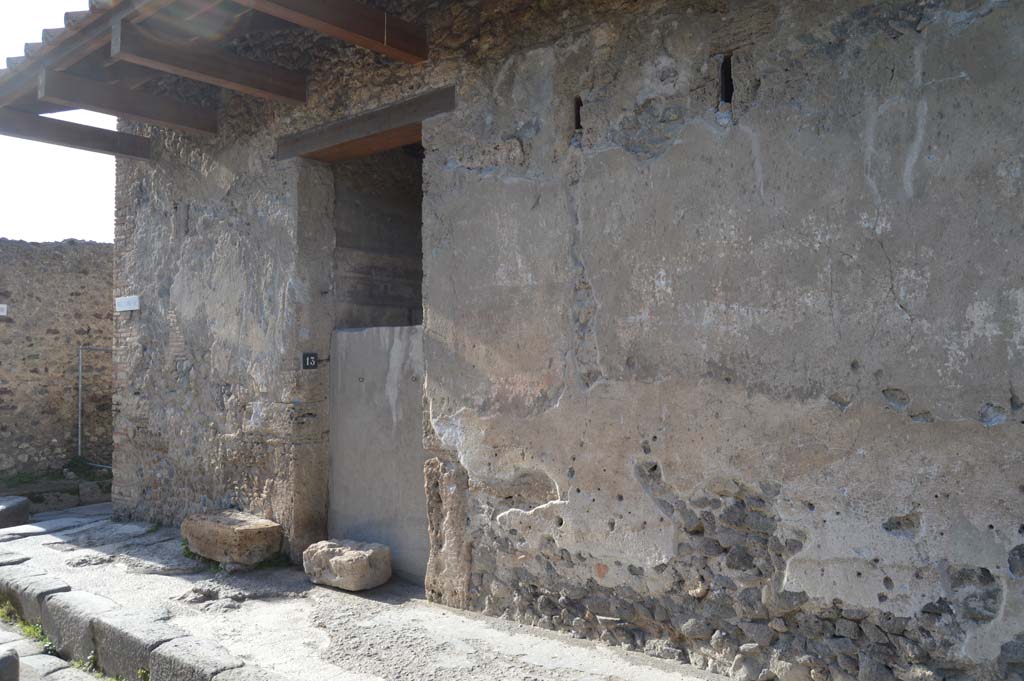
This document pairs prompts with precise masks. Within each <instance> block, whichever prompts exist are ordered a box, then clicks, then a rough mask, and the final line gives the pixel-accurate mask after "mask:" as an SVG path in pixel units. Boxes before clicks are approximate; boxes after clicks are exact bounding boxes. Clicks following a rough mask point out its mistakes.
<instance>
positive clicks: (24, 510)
mask: <svg viewBox="0 0 1024 681" xmlns="http://www.w3.org/2000/svg"><path fill="white" fill-rule="evenodd" d="M29 506H30V504H29V501H28V499H26V498H25V497H0V527H13V526H15V525H24V524H25V523H27V522H28V516H29Z"/></svg>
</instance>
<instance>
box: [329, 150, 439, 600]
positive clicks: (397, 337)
mask: <svg viewBox="0 0 1024 681" xmlns="http://www.w3.org/2000/svg"><path fill="white" fill-rule="evenodd" d="M332 170H333V174H334V185H335V202H334V203H335V205H334V226H335V237H336V240H335V241H336V246H335V253H334V318H335V331H334V334H333V337H332V346H331V388H330V391H331V392H330V399H331V438H330V439H331V445H330V503H329V508H328V531H329V533H330V536H331V537H332V538H335V539H354V540H358V541H371V542H379V543H382V544H386V545H388V546H389V547H390V548H391V554H392V569H393V571H394V573H395V574H396V575H397V576H398V577H400V578H403V579H406V580H410V581H416V582H419V583H421V584H422V583H423V579H424V576H425V574H426V567H427V557H428V552H429V548H428V546H429V545H428V536H427V513H426V496H425V492H424V478H423V464H424V462H425V461H426V460H427V459H428V458H429V456H428V454H427V453H426V452H425V451H424V449H423V443H422V431H423V415H422V414H423V393H422V381H423V374H424V366H423V344H422V327H421V326H420V325H421V324H422V321H423V304H422V280H423V256H422V237H421V235H422V204H423V189H422V182H423V180H422V177H423V153H422V147H420V146H419V145H418V144H414V145H410V146H406V147H401V148H398V149H392V150H388V151H384V152H381V153H378V154H374V155H372V156H366V157H361V158H354V159H348V160H342V161H338V162H336V163H334V164H333V165H332Z"/></svg>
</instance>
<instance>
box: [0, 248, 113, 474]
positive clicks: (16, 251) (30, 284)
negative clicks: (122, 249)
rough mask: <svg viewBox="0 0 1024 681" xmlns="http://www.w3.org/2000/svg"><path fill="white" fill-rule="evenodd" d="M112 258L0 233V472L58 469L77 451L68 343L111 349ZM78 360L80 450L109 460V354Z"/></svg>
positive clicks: (74, 381) (74, 371)
mask: <svg viewBox="0 0 1024 681" xmlns="http://www.w3.org/2000/svg"><path fill="white" fill-rule="evenodd" d="M113 255H114V253H113V246H112V245H111V244H101V243H91V242H85V241H73V240H69V241H64V242H61V243H29V242H25V241H11V240H8V239H0V305H6V306H7V313H6V315H0V478H11V477H12V476H16V475H19V474H22V477H24V476H25V475H27V476H31V475H36V474H40V473H45V472H48V471H58V472H59V471H60V469H61V468H62V467H63V466H64V464H66V463H67V462H68V461H69V460H70V459H71V458H72V457H74V456H75V455H76V454H77V451H78V398H77V396H78V348H79V346H82V345H84V346H92V347H97V348H106V349H107V350H109V349H110V347H111V342H112V339H111V333H112V330H113V306H114V301H113V297H112V296H111V287H112V282H113V273H112V267H113ZM83 357H84V361H83V378H82V383H83V398H84V399H83V405H82V407H83V419H82V422H83V443H82V453H83V456H84V458H86V459H89V460H92V461H94V462H99V463H104V462H105V463H110V455H111V450H112V446H113V441H112V439H111V409H110V407H111V395H112V393H113V385H112V375H111V365H110V354H109V352H87V353H85V354H84V356H83Z"/></svg>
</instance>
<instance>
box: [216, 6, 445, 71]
mask: <svg viewBox="0 0 1024 681" xmlns="http://www.w3.org/2000/svg"><path fill="white" fill-rule="evenodd" d="M235 2H236V3H237V4H239V5H242V6H244V7H251V8H252V9H254V10H256V11H258V12H263V13H264V14H269V15H271V16H274V17H277V18H278V19H284V20H285V21H288V22H291V23H293V24H295V25H297V26H301V27H303V28H308V29H310V30H313V31H317V32H319V33H323V34H324V35H328V36H331V37H332V38H338V39H339V40H344V41H346V42H350V43H353V44H354V45H359V46H361V47H365V48H367V49H370V50H373V51H374V52H380V53H381V54H385V55H387V56H389V57H391V58H393V59H398V60H400V61H404V62H409V63H410V64H418V63H420V62H423V61H426V60H427V57H428V56H429V49H428V47H427V33H426V30H425V29H424V28H423V27H421V26H417V25H416V24H412V23H410V22H408V21H404V20H402V19H400V18H399V17H397V16H395V15H394V14H388V13H387V12H385V11H384V10H380V9H377V8H375V7H369V6H367V5H364V4H363V3H361V2H355V1H354V0H331V1H330V2H324V0H235Z"/></svg>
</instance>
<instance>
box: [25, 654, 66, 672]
mask: <svg viewBox="0 0 1024 681" xmlns="http://www.w3.org/2000/svg"><path fill="white" fill-rule="evenodd" d="M70 666H71V665H70V664H68V662H66V661H65V660H62V659H60V658H59V657H54V656H53V655H29V656H28V657H23V658H21V669H22V673H23V674H24V673H25V672H27V671H28V670H31V671H33V672H35V673H36V674H37V675H38V676H40V677H43V676H46V675H47V674H52V673H53V672H55V671H57V670H58V669H64V668H66V667H70Z"/></svg>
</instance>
